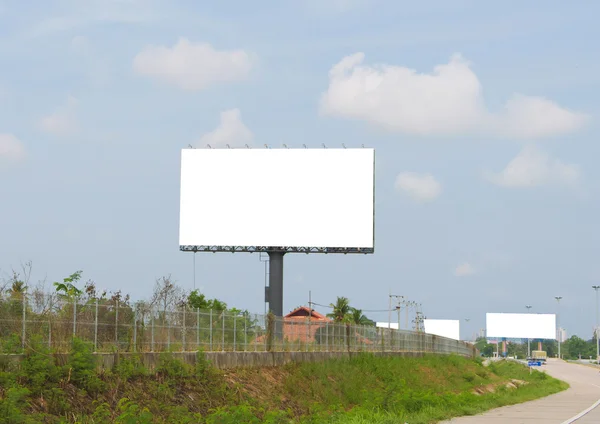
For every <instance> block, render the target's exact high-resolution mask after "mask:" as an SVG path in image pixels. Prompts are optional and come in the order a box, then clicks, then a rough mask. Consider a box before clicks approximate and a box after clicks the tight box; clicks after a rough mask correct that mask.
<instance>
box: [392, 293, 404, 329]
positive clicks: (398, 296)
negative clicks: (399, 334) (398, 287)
mask: <svg viewBox="0 0 600 424" xmlns="http://www.w3.org/2000/svg"><path fill="white" fill-rule="evenodd" d="M389 296H390V302H389V308H388V330H389V329H391V328H392V297H395V298H400V299H404V296H400V295H397V294H392V290H390V294H389ZM398 303H400V302H398ZM398 308H399V307H398ZM398 308H396V309H398ZM398 330H400V312H398Z"/></svg>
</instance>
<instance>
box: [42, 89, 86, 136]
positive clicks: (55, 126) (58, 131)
mask: <svg viewBox="0 0 600 424" xmlns="http://www.w3.org/2000/svg"><path fill="white" fill-rule="evenodd" d="M77 104H78V102H77V99H76V98H75V97H73V96H69V97H68V99H67V104H66V105H65V106H63V107H61V108H59V109H57V110H56V111H55V112H54V113H52V114H50V115H48V116H45V117H43V118H42V119H41V121H40V127H41V128H42V130H43V131H45V132H47V133H50V134H54V135H58V136H67V135H71V134H73V133H75V132H76V131H77V122H76V119H75V108H76V107H77Z"/></svg>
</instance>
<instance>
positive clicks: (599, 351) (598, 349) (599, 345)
mask: <svg viewBox="0 0 600 424" xmlns="http://www.w3.org/2000/svg"><path fill="white" fill-rule="evenodd" d="M592 288H593V289H594V290H596V328H595V329H594V334H595V335H596V363H597V362H598V357H599V356H600V340H599V339H598V326H599V325H598V289H600V286H592Z"/></svg>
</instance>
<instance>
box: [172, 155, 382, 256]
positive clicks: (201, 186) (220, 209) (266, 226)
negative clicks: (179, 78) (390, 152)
mask: <svg viewBox="0 0 600 424" xmlns="http://www.w3.org/2000/svg"><path fill="white" fill-rule="evenodd" d="M374 160H375V150H374V149H370V148H358V149H331V148H328V149H325V148H323V149H183V150H182V152H181V197H180V223H179V244H180V246H216V247H217V249H216V250H219V249H220V248H221V247H223V246H235V247H242V248H243V247H252V248H253V247H271V246H273V247H297V248H306V247H316V248H342V249H344V248H354V249H366V250H369V249H370V250H371V251H368V252H365V253H372V250H373V248H374V231H373V230H374V228H373V223H374V166H375V165H374ZM182 250H183V249H182ZM201 250H202V249H201Z"/></svg>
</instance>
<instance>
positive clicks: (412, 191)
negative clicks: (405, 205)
mask: <svg viewBox="0 0 600 424" xmlns="http://www.w3.org/2000/svg"><path fill="white" fill-rule="evenodd" d="M394 186H395V187H396V190H398V191H402V192H404V193H406V194H407V195H409V196H410V197H412V198H413V199H415V200H417V201H419V202H430V201H432V200H434V199H435V198H437V197H438V196H439V195H440V193H441V192H442V185H441V184H440V183H439V182H438V181H437V180H436V179H435V177H434V176H433V175H431V174H418V173H416V172H401V173H400V174H398V176H397V177H396V182H395V184H394Z"/></svg>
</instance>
